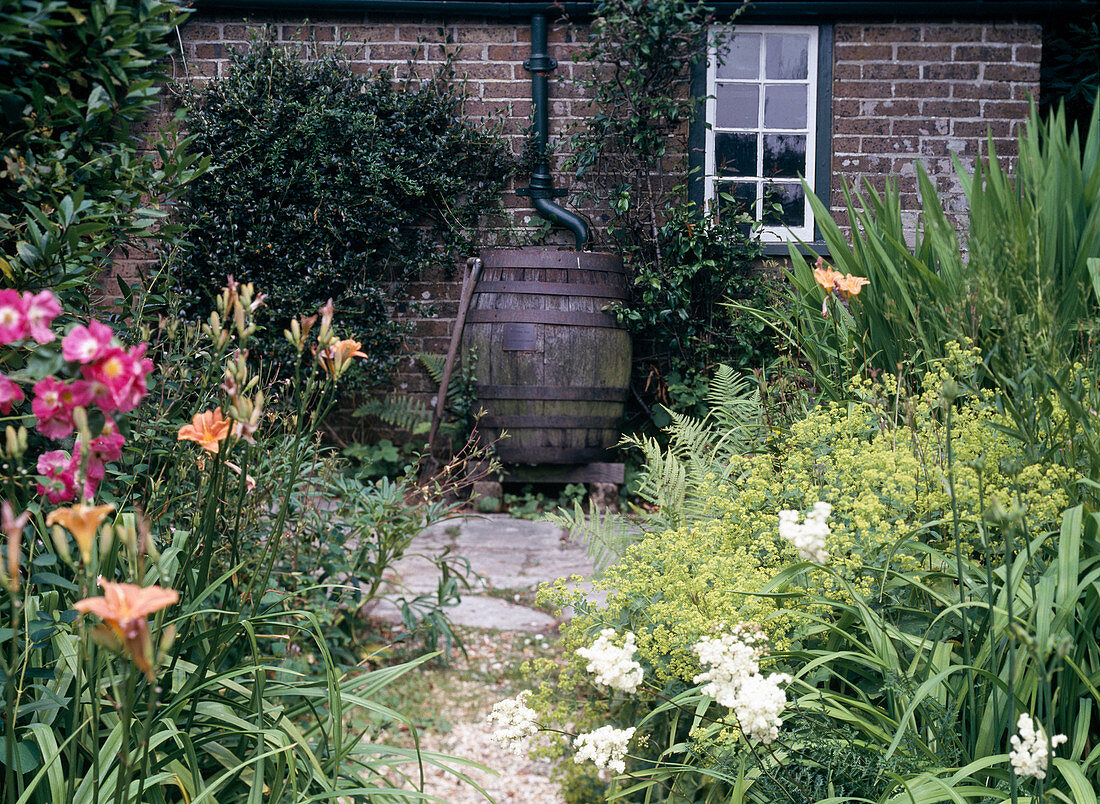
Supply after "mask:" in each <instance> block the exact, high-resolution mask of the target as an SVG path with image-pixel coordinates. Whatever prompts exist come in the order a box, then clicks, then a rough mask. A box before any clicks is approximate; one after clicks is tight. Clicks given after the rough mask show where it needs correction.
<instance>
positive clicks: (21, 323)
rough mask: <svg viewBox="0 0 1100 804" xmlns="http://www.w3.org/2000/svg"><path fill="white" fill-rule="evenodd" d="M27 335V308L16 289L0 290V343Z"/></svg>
mask: <svg viewBox="0 0 1100 804" xmlns="http://www.w3.org/2000/svg"><path fill="white" fill-rule="evenodd" d="M25 337H27V308H26V305H25V304H24V303H23V297H22V296H20V295H19V293H18V291H14V290H10V289H9V290H0V344H7V343H13V342H15V341H18V340H20V339H21V338H25Z"/></svg>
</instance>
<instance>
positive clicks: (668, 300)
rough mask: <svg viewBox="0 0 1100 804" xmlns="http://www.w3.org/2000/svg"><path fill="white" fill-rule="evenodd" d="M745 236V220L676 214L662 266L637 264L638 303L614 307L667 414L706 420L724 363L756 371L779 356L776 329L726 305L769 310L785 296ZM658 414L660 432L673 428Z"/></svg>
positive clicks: (666, 232)
mask: <svg viewBox="0 0 1100 804" xmlns="http://www.w3.org/2000/svg"><path fill="white" fill-rule="evenodd" d="M744 230H745V224H744V221H738V220H733V221H730V220H726V221H721V222H720V221H717V220H715V219H713V218H709V217H708V218H704V219H702V220H700V219H699V215H698V212H697V210H695V209H694V208H693V207H690V206H689V207H685V208H674V209H671V210H670V211H669V213H668V215H667V220H666V221H665V223H663V224H662V226H661V228H660V230H659V233H658V237H659V240H660V243H661V244H662V248H663V250H664V259H663V261H662V262H661V263H656V262H639V263H638V264H636V265H635V272H634V279H633V282H634V285H633V294H632V298H631V300H630V301H629V302H627V303H626V304H623V305H619V306H617V307H615V308H614V312H615V313H616V315H617V316H618V318H619V321H620V323H622V324H624V325H625V326H626V327H627V329H629V330H630V331H631V333H632V334H633V335H634V344H635V346H634V349H635V356H634V361H635V364H636V372H635V373H636V375H638V376H637V377H636V382H638V383H639V384H642V385H644V387H645V390H646V391H647V392H648V396H649V398H650V399H655V400H658V401H659V402H661V403H663V405H664V406H667V407H668V408H671V409H673V410H678V411H682V412H684V413H691V414H694V415H700V416H701V415H704V414H705V412H706V408H707V406H706V398H707V394H708V382H709V377H710V376H711V374H713V372H714V371H715V369H716V368H717V366H718V365H719V364H725V365H729V366H732V367H733V368H736V369H737V370H739V371H752V370H753V369H758V368H761V367H762V366H763V365H765V364H768V363H770V362H771V361H772V360H773V359H774V357H775V349H774V346H773V345H772V342H773V337H772V333H771V331H770V329H768V328H767V327H766V326H764V324H763V323H762V322H761V321H760V320H759V319H758V318H756V317H753V316H750V315H744V314H741V313H738V312H732V313H731V311H730V310H729V309H728V308H727V307H725V306H724V302H726V301H727V300H729V299H735V300H738V301H739V302H741V303H743V304H748V305H758V306H760V307H764V308H768V307H771V306H772V305H773V304H774V303H775V302H776V299H777V298H778V293H777V290H778V288H777V281H776V279H777V278H776V277H775V276H774V275H772V274H769V273H766V272H765V271H764V270H762V269H760V268H758V267H757V264H758V261H759V260H760V258H761V255H762V253H763V251H762V248H761V246H760V242H759V241H758V240H755V239H752V238H748V237H746V236H745V234H744ZM651 413H652V416H653V422H654V424H655V425H657V426H658V427H663V426H665V425H666V424H668V415H667V412H666V411H665V410H664V408H663V407H662V406H658V405H654V406H653V409H652V411H651Z"/></svg>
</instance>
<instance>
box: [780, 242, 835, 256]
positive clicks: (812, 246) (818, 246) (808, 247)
mask: <svg viewBox="0 0 1100 804" xmlns="http://www.w3.org/2000/svg"><path fill="white" fill-rule="evenodd" d="M794 247H795V248H796V249H798V251H799V253H800V254H802V255H808V254H810V252H813V253H814V254H817V255H818V256H821V257H828V256H829V247H828V246H827V245H825V241H823V240H811V241H810V242H809V243H805V244H802V243H795V246H794ZM789 254H790V250H789V249H788V248H787V244H786V243H774V242H773V243H765V244H764V256H765V257H786V256H787V255H789Z"/></svg>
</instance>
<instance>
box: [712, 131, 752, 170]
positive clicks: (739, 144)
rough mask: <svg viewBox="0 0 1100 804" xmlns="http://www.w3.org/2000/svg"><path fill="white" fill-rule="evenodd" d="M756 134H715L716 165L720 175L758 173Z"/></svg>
mask: <svg viewBox="0 0 1100 804" xmlns="http://www.w3.org/2000/svg"><path fill="white" fill-rule="evenodd" d="M756 137H757V135H756V134H715V135H714V167H715V169H716V170H717V172H718V175H719V176H755V175H756Z"/></svg>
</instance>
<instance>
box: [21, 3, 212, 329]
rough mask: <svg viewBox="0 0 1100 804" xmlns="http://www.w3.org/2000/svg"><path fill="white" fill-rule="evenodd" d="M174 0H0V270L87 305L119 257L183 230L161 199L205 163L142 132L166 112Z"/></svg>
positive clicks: (180, 145) (176, 12) (172, 142)
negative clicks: (162, 107) (98, 277)
mask: <svg viewBox="0 0 1100 804" xmlns="http://www.w3.org/2000/svg"><path fill="white" fill-rule="evenodd" d="M184 18H185V14H184V12H183V11H182V9H181V4H180V3H179V2H177V1H176V0H164V2H146V1H145V0H94V1H93V2H90V3H82V4H79V5H75V6H74V5H70V4H67V3H63V2H54V1H53V0H48V1H47V2H32V1H31V0H3V2H0V74H3V75H4V81H3V84H2V86H0V155H2V157H3V166H2V168H0V180H2V181H0V271H2V273H3V275H4V280H3V282H4V285H5V286H7V287H15V288H18V289H27V288H29V289H40V288H52V289H54V290H57V291H58V292H60V293H61V294H62V297H63V299H64V300H65V301H66V303H67V304H69V305H70V306H72V307H74V308H76V309H85V308H86V306H87V303H88V298H87V297H88V291H89V287H90V285H91V283H92V281H93V279H94V277H95V274H96V273H97V272H98V271H100V270H101V269H102V268H104V267H105V266H106V265H107V264H108V261H109V258H110V254H111V253H112V252H114V251H115V250H117V249H125V248H127V247H129V246H132V245H134V244H135V242H136V241H138V240H139V239H144V238H148V237H152V238H154V239H156V240H159V241H161V242H164V243H168V242H171V241H172V239H173V238H174V237H175V236H176V235H177V234H178V231H179V230H178V227H176V226H174V225H172V224H171V222H170V221H168V220H166V219H165V214H166V213H165V212H164V210H162V209H161V208H160V205H159V203H160V202H162V201H171V200H172V199H174V198H176V197H178V196H179V195H180V194H181V193H182V192H183V190H184V188H185V187H186V185H187V184H188V182H190V181H192V180H193V179H194V178H195V177H196V176H197V175H199V174H201V173H202V171H203V169H204V166H205V161H204V160H202V159H201V158H199V157H198V156H196V155H193V154H191V155H185V153H184V149H185V147H186V140H183V141H178V140H176V139H175V138H174V137H173V136H172V135H171V134H170V133H161V134H159V135H155V134H154V135H153V136H152V138H151V139H148V138H149V136H150V134H151V132H148V131H146V130H145V127H146V126H147V125H148V121H149V119H150V118H151V116H152V115H153V114H154V113H155V112H156V110H157V93H158V91H159V87H158V84H159V83H160V82H162V81H164V80H165V78H166V76H165V75H164V74H163V72H162V70H163V65H164V64H165V62H166V58H167V56H168V54H169V52H170V44H169V40H168V37H169V35H170V34H172V32H173V30H174V27H175V26H176V25H178V24H180V23H181V22H182V21H183V20H184Z"/></svg>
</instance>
